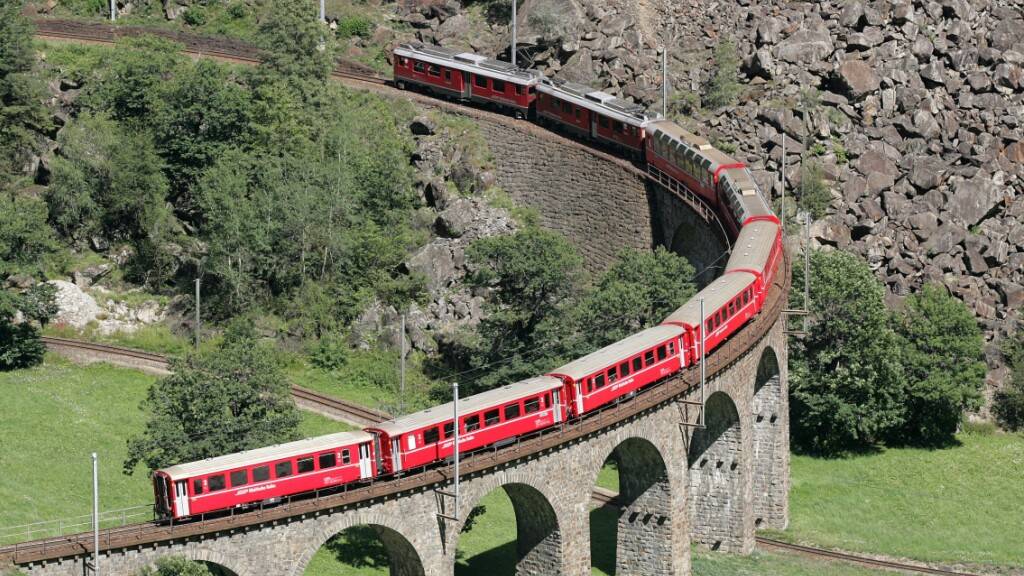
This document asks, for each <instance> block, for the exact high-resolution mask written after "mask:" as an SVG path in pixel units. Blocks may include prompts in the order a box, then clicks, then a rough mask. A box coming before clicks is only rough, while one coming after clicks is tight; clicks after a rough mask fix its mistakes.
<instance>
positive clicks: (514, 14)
mask: <svg viewBox="0 0 1024 576" xmlns="http://www.w3.org/2000/svg"><path fill="white" fill-rule="evenodd" d="M518 1H519V0H512V65H513V66H515V65H516V32H518V26H519V25H518V24H517V23H516V3H517V2H518Z"/></svg>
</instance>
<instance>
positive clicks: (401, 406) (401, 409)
mask: <svg viewBox="0 0 1024 576" xmlns="http://www.w3.org/2000/svg"><path fill="white" fill-rule="evenodd" d="M398 337H399V339H401V341H402V343H401V345H400V346H401V347H400V349H401V354H402V361H401V372H400V379H399V391H398V414H399V415H402V414H405V314H404V313H403V314H402V331H401V333H399V335H398Z"/></svg>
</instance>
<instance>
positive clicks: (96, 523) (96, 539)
mask: <svg viewBox="0 0 1024 576" xmlns="http://www.w3.org/2000/svg"><path fill="white" fill-rule="evenodd" d="M111 1H113V0H111ZM92 573H93V576H100V469H99V459H98V457H97V456H96V453H95V452H93V453H92Z"/></svg>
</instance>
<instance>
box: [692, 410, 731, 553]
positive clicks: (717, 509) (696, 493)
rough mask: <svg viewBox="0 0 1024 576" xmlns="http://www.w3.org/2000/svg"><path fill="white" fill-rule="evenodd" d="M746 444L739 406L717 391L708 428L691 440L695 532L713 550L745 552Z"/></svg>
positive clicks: (694, 536) (706, 419)
mask: <svg viewBox="0 0 1024 576" xmlns="http://www.w3.org/2000/svg"><path fill="white" fill-rule="evenodd" d="M742 455H743V441H742V437H741V434H740V419H739V413H738V411H737V409H736V404H735V403H734V402H733V400H732V398H730V397H729V396H728V395H727V394H725V393H724V392H715V393H714V394H712V395H710V396H709V397H708V398H707V401H706V405H705V427H704V428H702V429H697V430H695V431H694V433H693V437H692V438H691V441H690V448H689V452H688V454H687V460H688V463H689V467H690V530H691V534H692V537H693V539H694V540H695V541H697V542H700V543H701V544H705V545H707V546H709V547H710V548H711V549H712V550H726V551H743V546H744V542H743V537H742V534H743V533H744V531H743V522H744V518H743V505H744V502H743V465H742V460H741V458H742Z"/></svg>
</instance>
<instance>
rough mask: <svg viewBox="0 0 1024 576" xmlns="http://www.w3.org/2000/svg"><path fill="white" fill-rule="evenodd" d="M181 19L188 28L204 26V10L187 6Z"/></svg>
mask: <svg viewBox="0 0 1024 576" xmlns="http://www.w3.org/2000/svg"><path fill="white" fill-rule="evenodd" d="M181 18H182V19H183V20H184V21H185V23H186V24H188V25H189V26H202V25H204V24H206V10H204V9H203V8H201V7H199V6H189V7H188V10H185V12H184V13H183V14H182V15H181Z"/></svg>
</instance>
